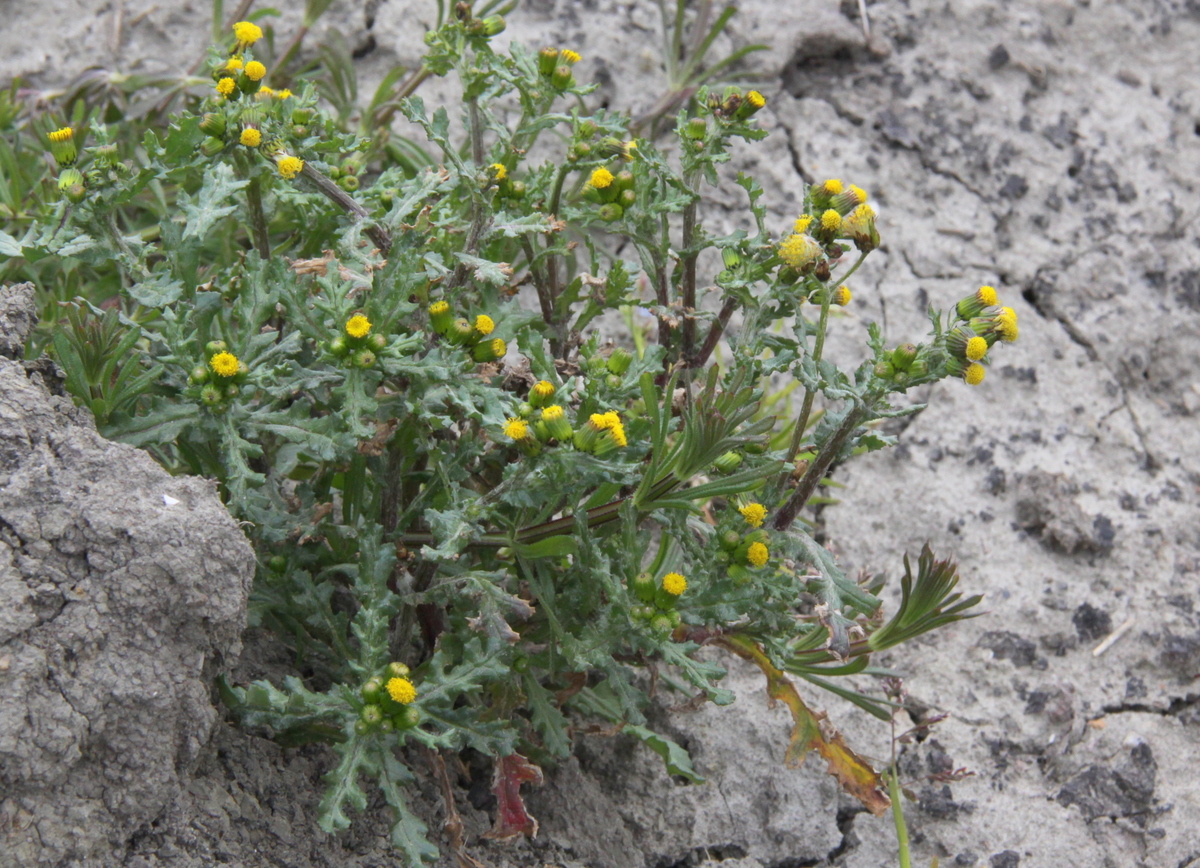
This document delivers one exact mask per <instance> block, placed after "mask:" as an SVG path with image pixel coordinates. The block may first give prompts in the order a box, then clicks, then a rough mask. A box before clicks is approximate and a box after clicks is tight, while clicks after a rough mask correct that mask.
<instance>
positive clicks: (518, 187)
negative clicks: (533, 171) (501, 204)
mask: <svg viewBox="0 0 1200 868" xmlns="http://www.w3.org/2000/svg"><path fill="white" fill-rule="evenodd" d="M507 195H508V198H510V199H524V198H525V182H524V181H509V183H508V191H507Z"/></svg>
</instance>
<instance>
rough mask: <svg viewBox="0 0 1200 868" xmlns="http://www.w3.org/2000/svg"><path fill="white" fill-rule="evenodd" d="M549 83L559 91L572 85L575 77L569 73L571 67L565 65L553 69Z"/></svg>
mask: <svg viewBox="0 0 1200 868" xmlns="http://www.w3.org/2000/svg"><path fill="white" fill-rule="evenodd" d="M550 83H551V84H552V85H554V86H555V87H556V88H558V89H559V90H566V89H567V88H568V87H570V86H571V85H572V84H574V83H575V76H574V75H573V74H572V73H571V67H569V66H567V65H565V64H564V65H562V66H557V67H555V69H554V74H553V75H551V76H550Z"/></svg>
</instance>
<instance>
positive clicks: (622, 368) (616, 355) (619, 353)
mask: <svg viewBox="0 0 1200 868" xmlns="http://www.w3.org/2000/svg"><path fill="white" fill-rule="evenodd" d="M631 364H633V354H632V353H630V352H629V351H628V350H625V349H622V348H621V347H617V348H616V349H615V350H613V351H612V354H611V355H610V356H609V357H608V361H606V362H605V367H606V368H608V370H609V373H613V374H616V375H617V376H624V375H625V372H626V371H628V370H629V366H630V365H631Z"/></svg>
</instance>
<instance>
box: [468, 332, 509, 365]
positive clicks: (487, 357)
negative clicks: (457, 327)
mask: <svg viewBox="0 0 1200 868" xmlns="http://www.w3.org/2000/svg"><path fill="white" fill-rule="evenodd" d="M507 352H508V345H507V344H505V343H504V339H503V338H492V339H491V340H490V341H484V342H483V343H481V344H477V345H476V346H475V347H473V348H472V350H471V358H473V359H474V360H475V361H477V362H494V361H497V360H498V359H502V358H504V355H505V353H507Z"/></svg>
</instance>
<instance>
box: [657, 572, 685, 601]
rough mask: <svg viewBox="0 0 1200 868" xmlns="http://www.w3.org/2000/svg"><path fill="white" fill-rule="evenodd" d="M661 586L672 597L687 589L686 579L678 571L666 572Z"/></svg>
mask: <svg viewBox="0 0 1200 868" xmlns="http://www.w3.org/2000/svg"><path fill="white" fill-rule="evenodd" d="M662 588H663V590H664V591H666V592H667V593H668V594H670V595H671V596H672V597H678V596H679V595H680V594H682V593H683V592H684V591H686V590H687V579H685V578H684V577H683V576H681V575H679V573H667V574H666V575H665V576H663V581H662Z"/></svg>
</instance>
